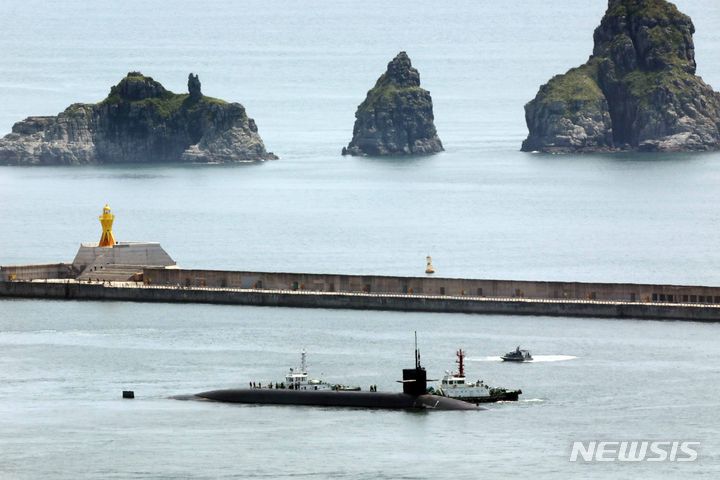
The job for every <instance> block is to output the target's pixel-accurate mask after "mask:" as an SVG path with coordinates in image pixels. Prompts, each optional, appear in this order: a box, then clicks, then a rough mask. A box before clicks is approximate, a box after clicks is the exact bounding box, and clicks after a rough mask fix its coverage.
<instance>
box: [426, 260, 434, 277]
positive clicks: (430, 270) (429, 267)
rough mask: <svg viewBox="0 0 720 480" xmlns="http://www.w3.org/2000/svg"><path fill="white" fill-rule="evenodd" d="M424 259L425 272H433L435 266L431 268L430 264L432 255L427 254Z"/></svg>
mask: <svg viewBox="0 0 720 480" xmlns="http://www.w3.org/2000/svg"><path fill="white" fill-rule="evenodd" d="M425 259H426V260H427V266H426V267H425V273H427V274H433V273H435V268H433V266H432V257H431V256H430V255H428V256H427V257H425Z"/></svg>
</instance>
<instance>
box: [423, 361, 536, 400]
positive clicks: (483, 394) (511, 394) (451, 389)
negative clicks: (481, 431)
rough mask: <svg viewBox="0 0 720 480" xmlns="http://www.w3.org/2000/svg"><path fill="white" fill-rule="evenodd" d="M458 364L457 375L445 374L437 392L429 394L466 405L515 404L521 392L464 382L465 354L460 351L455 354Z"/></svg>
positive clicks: (479, 381)
mask: <svg viewBox="0 0 720 480" xmlns="http://www.w3.org/2000/svg"><path fill="white" fill-rule="evenodd" d="M455 355H457V360H455V363H457V364H458V371H457V373H451V372H447V374H446V375H445V376H444V377H443V378H442V380H441V382H440V387H439V388H438V390H436V391H433V390H432V389H431V390H429V392H430V393H433V394H435V395H441V396H445V397H449V398H454V399H456V400H462V401H464V402H468V403H475V404H480V403H494V402H516V401H517V399H518V396H519V395H520V394H522V390H507V389H505V388H492V387H490V386H489V385H485V382H483V381H482V380H478V381H477V382H475V383H466V382H465V352H464V351H463V350H462V349H460V350H458V351H457V352H455Z"/></svg>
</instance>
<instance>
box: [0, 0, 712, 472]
mask: <svg viewBox="0 0 720 480" xmlns="http://www.w3.org/2000/svg"><path fill="white" fill-rule="evenodd" d="M677 4H678V6H679V7H680V8H681V9H682V10H683V11H684V12H685V13H688V14H690V15H691V16H692V17H693V19H694V21H695V24H696V27H697V33H696V35H695V42H696V54H697V60H698V64H699V73H700V74H701V75H702V76H703V77H704V78H705V80H706V81H708V82H709V83H710V84H713V85H715V86H716V87H720V63H718V62H717V59H716V55H715V54H716V52H717V51H718V49H719V48H720V29H719V28H718V26H719V25H720V4H717V2H709V1H702V0H679V1H678V2H677ZM605 6H606V4H605V2H603V1H602V0H593V1H590V0H582V1H576V2H562V1H559V0H546V1H539V0H532V1H525V2H515V3H512V2H510V4H508V2H499V1H492V2H490V1H489V2H445V3H443V2H412V3H410V2H392V3H386V2H361V3H360V2H350V1H334V2H330V1H319V2H292V3H290V2H287V3H284V2H283V3H281V2H278V3H269V2H252V1H251V2H242V3H239V2H229V1H228V2H212V3H210V4H205V3H202V2H172V4H168V3H167V2H162V3H161V2H132V1H129V2H123V3H122V5H120V4H118V3H116V2H91V3H88V2H79V1H77V2H55V3H52V4H49V3H47V2H10V1H2V2H0V12H2V14H1V15H0V31H2V32H3V34H2V35H1V36H0V65H1V66H2V69H0V70H1V71H2V76H1V77H0V133H2V134H4V133H6V132H8V131H9V130H10V127H11V126H12V124H13V123H14V122H15V121H17V120H20V119H22V118H24V117H26V116H28V115H44V114H55V113H57V112H58V111H60V110H62V109H63V108H65V107H66V106H67V105H69V104H70V103H72V102H77V101H86V102H92V101H97V100H100V99H102V98H103V97H104V96H105V95H106V94H107V92H108V90H109V88H110V86H111V85H113V84H115V83H117V81H119V79H120V78H122V76H123V75H124V74H125V73H127V72H128V71H130V70H140V71H142V72H143V73H145V74H148V75H151V76H153V77H154V78H156V79H157V80H159V81H161V82H162V83H163V84H164V85H165V86H166V87H168V88H170V89H173V90H175V91H182V90H184V89H185V83H186V79H187V74H188V73H189V72H190V71H192V72H196V73H199V74H200V79H201V81H202V83H203V91H204V92H205V93H206V94H208V95H212V96H216V97H221V98H225V99H229V100H234V101H239V102H241V103H243V104H244V105H245V106H246V108H247V110H248V112H249V114H250V115H251V116H252V117H254V118H255V119H256V121H257V123H258V126H259V129H260V133H261V135H262V136H263V138H264V140H265V142H266V145H267V147H268V148H269V149H270V150H272V151H274V152H275V153H277V154H278V155H279V156H280V157H281V160H279V161H276V162H268V163H264V164H261V165H240V166H192V165H190V166H187V165H186V166H132V167H127V166H112V167H102V168H100V167H82V168H10V167H1V168H0V264H10V263H30V262H33V263H35V262H56V261H61V260H66V261H67V260H71V259H72V257H73V255H74V253H75V251H76V249H77V246H78V244H79V243H80V242H83V241H94V240H96V239H97V237H98V236H99V225H98V223H97V220H96V217H97V215H98V214H99V212H100V209H101V207H102V205H103V204H104V203H105V202H109V203H110V205H111V207H112V208H113V210H114V211H115V213H116V215H117V219H116V228H115V230H116V235H117V237H118V239H119V240H154V241H160V242H161V243H162V244H163V246H164V247H165V248H166V249H167V250H168V251H169V252H170V253H171V255H173V256H174V258H175V259H176V260H177V261H178V263H179V264H180V265H182V266H185V267H198V268H227V269H247V270H271V271H272V270H275V271H311V272H318V271H324V272H340V273H376V274H403V275H415V274H421V273H422V271H423V268H424V257H425V255H432V256H433V260H434V264H435V267H436V269H437V271H438V274H439V275H441V276H462V277H486V278H517V279H553V280H601V281H637V282H671V283H701V284H713V285H718V284H720V269H719V268H717V267H718V266H720V253H719V252H720V251H719V250H718V248H716V247H717V245H718V243H720V234H719V233H718V232H720V215H718V212H717V208H716V205H717V204H718V202H719V201H720V190H719V189H718V188H717V186H718V184H720V154H717V153H710V154H699V155H675V154H674V155H661V156H658V155H655V156H650V155H631V154H625V155H593V156H575V155H568V156H541V155H532V154H525V153H520V152H519V151H518V150H519V146H520V143H521V141H522V139H523V138H524V136H525V135H526V129H525V124H524V118H523V109H522V107H523V104H524V103H525V102H527V101H528V100H530V99H531V98H532V97H533V96H534V95H535V93H536V91H537V88H538V86H539V85H540V84H541V83H543V82H545V81H547V80H548V79H549V78H550V77H551V76H552V75H553V74H555V73H560V72H563V71H565V70H567V69H568V68H570V67H572V66H575V65H578V64H580V63H582V62H583V61H584V60H585V59H586V58H587V56H588V54H589V53H590V52H591V50H592V30H593V28H594V27H595V26H596V25H597V23H598V22H599V19H600V17H601V16H602V13H603V11H604V9H605ZM400 50H406V51H407V52H408V53H409V55H410V57H411V58H412V60H413V63H414V65H415V66H416V67H417V68H418V69H419V71H420V74H421V80H422V83H423V86H424V87H425V88H427V89H428V90H430V91H431V92H432V95H433V100H434V106H435V116H436V126H437V128H438V131H439V135H440V137H441V138H442V140H443V142H444V144H445V147H446V150H447V151H446V152H444V153H442V154H440V155H436V156H432V157H427V158H414V159H394V160H387V159H383V160H380V159H371V158H343V157H341V156H340V155H339V151H340V149H341V148H342V146H343V145H345V144H347V142H348V141H349V139H350V136H351V133H352V123H353V114H354V111H355V108H356V106H357V104H358V103H360V102H361V101H362V99H363V98H364V94H365V92H366V91H367V89H369V88H370V87H371V86H372V85H373V83H374V81H375V80H376V78H377V77H378V76H379V75H380V74H381V73H382V72H383V71H384V69H385V65H386V64H387V62H388V61H389V60H390V59H391V58H392V57H393V56H394V55H395V54H396V53H397V52H398V51H400ZM413 330H418V332H419V335H420V338H421V347H422V353H423V359H424V361H425V363H426V365H427V367H428V369H429V371H430V374H431V376H432V375H434V376H436V377H437V376H439V375H441V374H442V373H443V371H444V370H446V369H449V368H451V366H452V361H453V352H454V351H455V349H456V348H459V347H463V348H466V349H467V350H468V352H469V355H470V357H471V358H473V359H474V360H472V361H470V362H469V366H468V370H469V373H470V375H471V376H473V377H482V378H485V379H486V380H487V381H488V382H490V383H493V384H498V385H504V386H508V387H520V388H522V389H523V391H524V392H525V394H524V395H523V397H522V398H524V401H522V402H520V403H518V404H504V405H497V406H494V407H492V409H491V410H490V411H487V412H474V413H459V414H458V413H452V412H449V413H440V414H427V415H425V414H410V413H389V412H367V411H355V410H332V409H330V410H322V409H293V408H275V407H237V406H223V405H214V404H207V403H199V402H180V401H176V400H169V399H168V397H169V396H171V395H175V394H181V393H193V392H198V391H202V390H207V389H211V388H219V387H226V386H232V385H244V384H245V383H246V382H247V381H248V380H250V379H256V380H260V381H263V382H265V381H269V380H276V379H278V378H280V377H281V376H282V375H283V374H284V372H285V369H286V368H287V367H290V366H292V365H293V364H294V363H297V357H298V352H299V350H300V349H301V348H303V347H305V348H307V349H308V350H309V351H310V355H311V356H310V366H311V369H312V372H314V373H318V374H319V373H324V375H325V377H326V378H327V379H332V380H338V381H343V382H346V383H359V384H362V385H363V386H367V385H369V384H371V383H376V384H378V385H380V386H381V387H382V388H384V389H397V388H398V386H397V384H395V383H394V380H395V379H396V378H398V376H399V373H400V369H401V368H402V367H403V366H406V365H408V363H409V362H411V361H412V344H411V342H412V331H413ZM719 333H720V330H719V327H718V326H716V325H700V324H691V323H673V322H635V321H607V320H602V321H601V320H594V319H563V318H556V319H551V318H540V317H533V318H515V317H494V316H462V315H430V314H409V313H407V314H406V313H377V312H344V311H324V310H289V309H263V308H240V307H221V306H199V305H198V306H176V305H145V304H121V303H113V304H108V303H92V302H85V303H56V302H35V301H3V302H0V432H2V433H0V451H2V452H3V454H2V455H1V456H0V472H2V474H3V475H2V476H3V478H39V477H42V476H46V477H53V478H78V477H80V478H125V477H130V476H134V477H153V478H178V477H196V478H219V477H234V476H238V477H247V478H252V477H263V478H288V477H309V478H330V477H339V478H352V479H356V478H431V477H432V478H438V477H441V476H448V475H452V477H454V478H468V479H470V478H479V477H487V478H498V477H501V476H502V477H505V476H507V475H511V474H513V473H517V472H518V471H520V472H522V473H523V474H525V475H529V476H531V477H533V478H568V477H569V478H577V477H583V478H606V477H619V476H624V477H642V478H660V477H663V476H666V477H668V478H676V477H678V476H680V475H694V476H701V475H703V474H704V475H706V477H707V478H715V477H716V476H717V474H718V471H719V470H720V467H719V465H720V462H719V460H720V454H718V451H720V450H719V448H718V447H720V444H719V443H718V441H717V436H718V435H717V434H718V424H719V423H720V416H718V414H717V410H718V407H719V406H720V401H719V400H718V394H720V386H719V385H718V382H717V381H716V378H717V374H718V371H719V370H720V369H719V368H718V367H717V361H715V359H716V358H717V357H718V354H720V348H719V347H718V346H717V341H716V340H717V338H718V334H719ZM518 343H522V344H523V345H524V346H527V347H528V348H531V349H532V350H533V353H535V354H536V355H548V356H550V357H549V359H550V360H553V359H557V357H553V356H557V355H568V356H573V357H576V358H573V359H569V360H564V361H547V362H539V363H536V364H531V365H503V364H501V363H499V362H496V361H490V360H489V359H488V358H487V357H492V356H495V355H497V354H499V353H502V352H504V351H506V350H509V349H511V348H514V346H515V345H517V344H518ZM125 388H131V389H134V390H135V391H136V393H137V397H138V398H137V399H136V400H135V401H132V402H129V401H122V400H120V399H119V394H120V391H121V390H123V389H125ZM593 439H599V440H624V439H660V440H673V439H679V440H686V439H687V440H697V441H701V442H702V448H701V455H700V461H698V462H696V463H693V464H676V465H669V464H664V465H660V466H656V465H653V464H646V463H643V464H633V465H628V464H622V465H621V464H611V465H609V466H608V465H597V464H591V465H583V464H573V463H570V462H568V454H569V449H570V442H571V441H573V440H593Z"/></svg>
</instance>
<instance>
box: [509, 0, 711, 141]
mask: <svg viewBox="0 0 720 480" xmlns="http://www.w3.org/2000/svg"><path fill="white" fill-rule="evenodd" d="M694 32H695V27H694V26H693V23H692V21H691V20H690V17H688V16H687V15H684V14H682V13H681V12H680V11H679V10H678V9H677V7H676V6H675V5H673V4H672V3H669V2H667V1H665V0H609V5H608V9H607V12H606V13H605V16H604V17H603V19H602V22H601V23H600V26H599V27H597V29H596V30H595V35H594V41H595V48H594V50H593V54H592V55H591V56H590V58H589V60H588V61H587V63H585V64H584V65H582V66H580V67H578V68H574V69H572V70H570V71H569V72H567V73H566V74H564V75H558V76H556V77H554V78H552V79H551V80H550V81H549V82H548V83H547V84H546V85H543V86H542V87H541V88H540V91H539V92H538V94H537V96H536V97H535V99H534V100H532V101H531V102H530V103H528V104H527V105H526V106H525V119H526V121H527V125H528V129H529V131H530V134H529V136H528V138H527V139H526V140H525V142H523V145H522V150H523V151H534V150H538V151H544V152H559V153H562V152H593V151H613V150H644V151H700V150H715V149H718V148H720V130H719V129H718V127H719V125H720V94H718V93H716V92H714V91H713V90H712V88H711V87H710V86H708V85H707V84H706V83H705V82H703V80H702V79H701V78H700V77H698V76H696V75H695V68H696V65H695V49H694V45H693V38H692V36H693V33H694Z"/></svg>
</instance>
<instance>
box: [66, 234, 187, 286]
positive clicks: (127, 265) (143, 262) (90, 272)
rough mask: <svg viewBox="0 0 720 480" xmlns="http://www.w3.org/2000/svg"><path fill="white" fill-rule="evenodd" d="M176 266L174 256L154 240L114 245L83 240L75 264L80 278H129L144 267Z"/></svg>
mask: <svg viewBox="0 0 720 480" xmlns="http://www.w3.org/2000/svg"><path fill="white" fill-rule="evenodd" d="M150 266H153V267H166V268H167V267H174V266H176V263H175V260H173V259H172V257H170V255H168V253H167V252H166V251H165V250H164V249H163V248H162V247H161V246H160V244H159V243H155V242H118V243H116V244H115V245H114V246H112V247H99V246H98V244H97V243H83V244H81V245H80V248H79V249H78V251H77V254H76V255H75V259H74V260H73V262H72V267H73V270H74V271H75V272H80V273H79V275H78V276H77V279H78V280H81V281H82V280H94V281H126V280H132V279H133V277H134V276H136V275H141V274H142V269H143V268H144V267H150Z"/></svg>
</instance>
